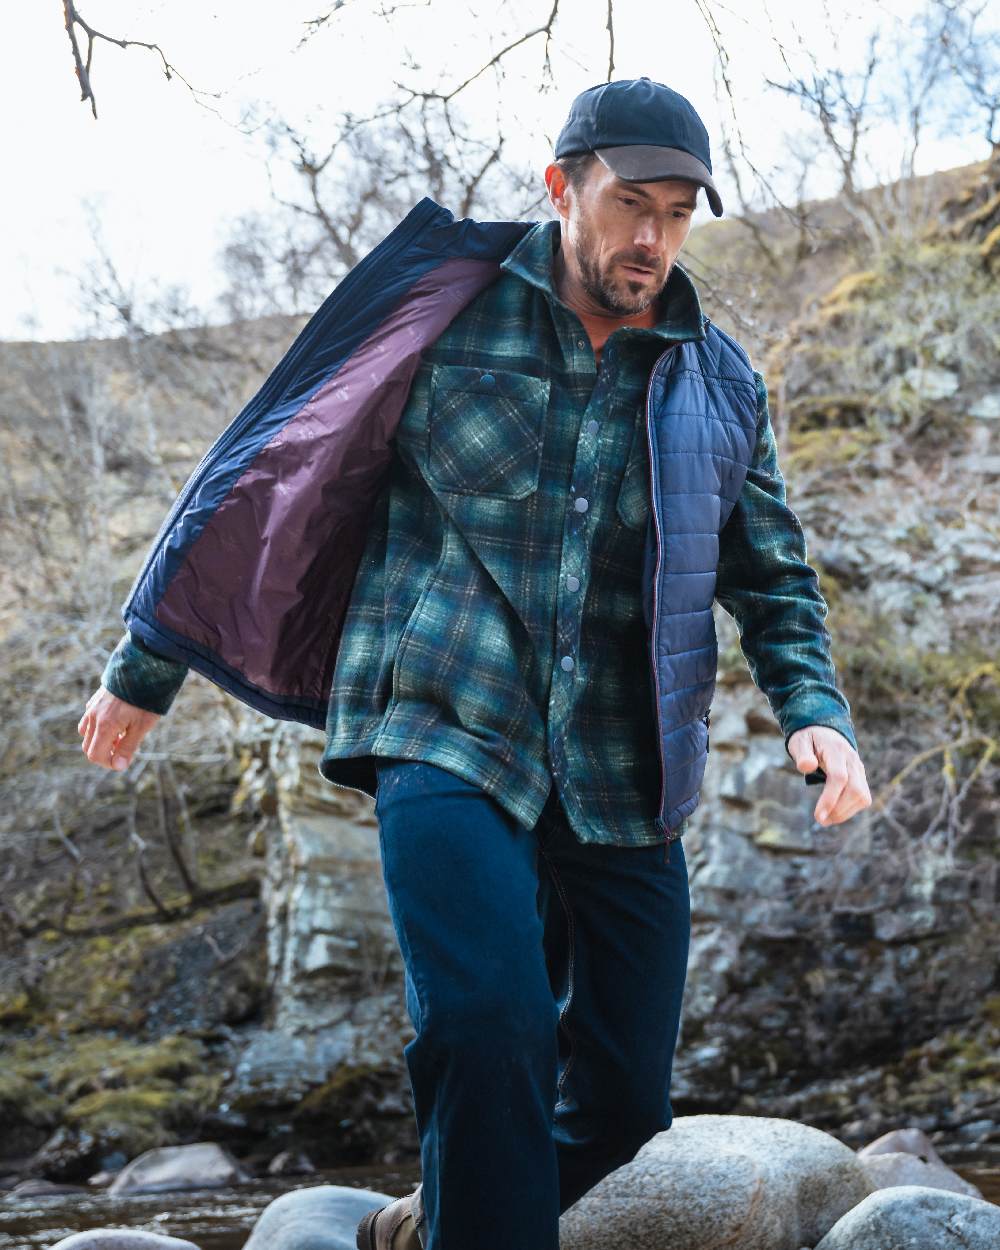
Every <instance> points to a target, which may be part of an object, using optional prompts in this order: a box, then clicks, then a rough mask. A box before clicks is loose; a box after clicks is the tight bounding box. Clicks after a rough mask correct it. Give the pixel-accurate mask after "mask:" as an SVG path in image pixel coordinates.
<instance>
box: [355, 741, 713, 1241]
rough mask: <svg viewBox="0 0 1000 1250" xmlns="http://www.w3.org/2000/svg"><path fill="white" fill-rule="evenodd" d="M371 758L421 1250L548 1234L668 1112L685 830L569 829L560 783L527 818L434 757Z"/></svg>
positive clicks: (686, 926)
mask: <svg viewBox="0 0 1000 1250" xmlns="http://www.w3.org/2000/svg"><path fill="white" fill-rule="evenodd" d="M377 771H378V780H379V786H378V792H377V796H376V800H375V810H376V814H377V817H378V825H379V848H380V851H381V856H382V870H383V877H384V880H385V885H386V891H387V895H388V902H389V911H390V914H391V916H392V922H393V926H394V928H395V931H396V936H397V939H398V941H399V946H400V951H401V953H402V956H403V963H404V969H405V993H406V1006H407V1010H408V1012H409V1015H410V1019H411V1020H412V1022H413V1027H414V1029H415V1030H416V1036H415V1037H414V1038H413V1039H411V1040H410V1041H409V1042H408V1043H407V1044H406V1046H405V1047H404V1048H403V1055H404V1057H405V1059H406V1064H407V1069H408V1071H409V1079H410V1085H411V1088H412V1091H413V1103H414V1113H415V1117H416V1122H417V1130H418V1133H419V1136H420V1147H421V1164H422V1172H423V1186H424V1187H423V1200H424V1208H425V1213H426V1229H425V1238H426V1248H427V1250H558V1246H559V1216H560V1214H561V1213H562V1212H563V1211H565V1210H566V1208H567V1207H569V1206H571V1205H572V1204H573V1203H574V1202H575V1201H576V1200H577V1198H579V1197H580V1196H581V1195H582V1194H584V1193H586V1191H587V1190H588V1189H590V1188H591V1187H592V1186H593V1185H595V1184H596V1183H597V1182H598V1181H599V1180H600V1179H601V1177H603V1176H606V1175H607V1174H608V1173H609V1172H612V1171H614V1170H615V1169H616V1168H618V1167H621V1166H622V1165H623V1164H625V1163H628V1162H629V1161H630V1160H631V1159H633V1158H634V1157H635V1155H636V1153H637V1152H638V1150H639V1148H640V1147H641V1146H642V1145H643V1144H644V1143H645V1142H647V1141H648V1140H649V1139H650V1138H651V1137H652V1136H654V1135H655V1134H656V1133H658V1132H659V1131H661V1130H662V1129H667V1128H669V1127H670V1125H671V1122H672V1120H673V1112H672V1109H671V1105H670V1097H669V1089H670V1075H671V1067H672V1064H673V1055H674V1048H675V1045H676V1042H677V1036H678V1031H679V1028H680V1015H681V1000H682V997H683V993H684V981H685V977H686V973H687V959H688V946H689V942H690V932H691V925H690V896H689V893H688V876H687V865H686V862H685V858H684V850H683V847H682V844H681V842H680V841H679V840H678V841H675V842H672V843H670V844H669V849H668V848H667V847H665V846H664V844H663V843H660V844H659V845H653V846H649V847H617V846H607V845H599V846H597V845H593V844H584V843H581V842H580V841H579V840H578V839H577V838H576V836H575V834H574V833H573V831H572V830H571V829H570V827H569V825H568V823H567V821H566V817H565V814H564V812H563V808H562V804H561V802H560V801H559V798H558V792H557V790H556V788H555V786H554V785H553V788H552V792H551V794H550V795H549V800H548V802H547V804H546V807H545V810H544V811H543V813H542V816H541V818H540V820H539V822H538V824H537V825H536V827H535V828H534V829H533V830H529V829H526V828H525V827H524V826H522V825H519V824H518V823H517V822H516V821H515V820H513V819H512V818H511V817H510V816H509V815H508V814H507V813H506V812H505V811H504V810H503V808H501V807H500V806H499V804H497V803H496V802H495V801H494V800H493V799H492V798H491V797H490V796H489V795H487V794H486V793H485V792H484V791H483V790H481V789H480V788H479V787H478V786H476V785H473V784H472V783H470V782H468V781H464V780H463V779H462V778H461V777H459V776H458V775H457V774H455V773H451V772H448V771H447V770H445V769H443V768H438V767H437V766H436V765H433V764H424V763H421V762H419V761H414V760H389V759H386V760H379V761H378V762H377Z"/></svg>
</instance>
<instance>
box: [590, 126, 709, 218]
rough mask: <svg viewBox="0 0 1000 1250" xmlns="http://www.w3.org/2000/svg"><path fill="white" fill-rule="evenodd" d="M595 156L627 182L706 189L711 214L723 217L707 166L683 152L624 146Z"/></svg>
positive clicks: (643, 145)
mask: <svg viewBox="0 0 1000 1250" xmlns="http://www.w3.org/2000/svg"><path fill="white" fill-rule="evenodd" d="M594 155H595V156H597V157H599V158H600V160H601V162H602V164H604V165H606V166H607V167H608V169H610V170H611V172H612V173H613V174H617V175H618V177H619V178H624V180H625V181H626V182H663V181H664V180H665V179H667V178H682V179H684V180H685V181H686V182H696V183H698V185H699V186H701V187H704V188H705V194H706V196H707V197H708V203H709V206H710V207H711V209H712V212H713V213H714V214H715V215H716V217H721V216H722V200H721V198H720V197H719V192H718V191H717V190H716V187H715V183H714V182H713V181H712V175H711V174H710V173H709V171H708V168H707V166H705V165H704V164H702V162H701V161H700V160H698V158H697V156H692V155H691V153H690V152H685V151H684V149H683V148H661V147H659V146H658V145H656V144H653V143H627V144H624V145H623V146H621V147H617V148H597V149H595V151H594Z"/></svg>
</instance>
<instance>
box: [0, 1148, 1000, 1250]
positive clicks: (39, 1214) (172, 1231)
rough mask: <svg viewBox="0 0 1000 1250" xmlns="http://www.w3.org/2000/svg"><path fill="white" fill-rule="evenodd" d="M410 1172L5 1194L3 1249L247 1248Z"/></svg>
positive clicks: (997, 1181)
mask: <svg viewBox="0 0 1000 1250" xmlns="http://www.w3.org/2000/svg"><path fill="white" fill-rule="evenodd" d="M954 1170H955V1171H956V1172H957V1173H958V1174H959V1175H960V1176H963V1177H964V1178H965V1179H966V1180H968V1181H971V1182H972V1183H973V1184H974V1185H977V1186H978V1187H979V1189H980V1190H981V1191H982V1193H983V1197H985V1198H988V1199H989V1200H990V1201H991V1202H996V1203H1000V1168H998V1167H990V1168H978V1167H976V1166H974V1165H973V1164H959V1165H955V1166H954ZM419 1179H420V1169H419V1165H415V1166H414V1168H413V1169H402V1170H391V1169H385V1168H383V1169H382V1170H380V1171H379V1172H377V1173H375V1172H372V1171H371V1169H369V1168H364V1167H358V1168H341V1169H338V1170H337V1171H324V1172H314V1173H312V1174H310V1175H309V1176H296V1177H286V1178H284V1179H275V1180H267V1181H263V1180H261V1181H253V1182H251V1183H249V1184H246V1185H239V1186H237V1187H235V1188H232V1189H213V1190H205V1189H198V1190H189V1191H186V1192H176V1193H168V1194H136V1195H135V1196H134V1197H131V1198H111V1197H110V1196H109V1195H108V1194H107V1193H106V1192H103V1191H97V1192H96V1193H93V1194H89V1193H86V1194H54V1195H52V1196H51V1197H48V1198H11V1197H6V1198H3V1199H0V1250H49V1247H51V1246H53V1245H54V1244H55V1243H56V1242H57V1241H59V1240H60V1239H61V1238H63V1237H68V1236H69V1235H70V1233H77V1232H81V1231H82V1230H84V1229H91V1228H133V1229H143V1230H145V1231H147V1232H157V1233H167V1234H169V1235H170V1236H172V1237H186V1238H187V1240H188V1241H193V1242H194V1243H195V1245H196V1246H200V1247H201V1250H242V1247H243V1244H244V1242H245V1241H246V1239H247V1237H248V1236H249V1234H250V1230H251V1229H252V1228H253V1226H254V1223H255V1222H256V1220H257V1217H258V1216H259V1215H260V1213H261V1211H263V1210H264V1208H265V1207H266V1206H267V1204H268V1203H269V1202H271V1201H273V1200H274V1199H275V1198H276V1197H277V1196H278V1195H279V1194H283V1193H287V1192H288V1191H289V1190H291V1189H302V1188H304V1187H306V1186H310V1185H352V1186H354V1187H355V1188H359V1189H374V1190H376V1191H377V1192H379V1193H384V1194H392V1195H393V1196H394V1197H396V1196H402V1195H403V1194H408V1193H411V1192H412V1190H413V1186H414V1185H415V1184H416V1182H417V1181H418V1180H419Z"/></svg>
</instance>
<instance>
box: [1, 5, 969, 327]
mask: <svg viewBox="0 0 1000 1250" xmlns="http://www.w3.org/2000/svg"><path fill="white" fill-rule="evenodd" d="M333 3H334V0H329V3H327V0H282V3H280V4H278V3H274V2H273V0H78V7H79V9H80V11H81V13H82V14H83V16H84V17H85V18H86V20H87V21H88V22H89V23H90V24H91V26H93V27H96V28H97V29H98V30H102V31H105V32H106V33H109V34H112V35H116V36H120V37H125V38H134V39H145V40H149V41H153V42H157V43H159V44H160V45H161V47H162V48H163V49H164V51H165V53H166V55H167V57H168V58H169V60H170V61H171V62H172V63H173V64H174V65H175V66H176V67H177V68H178V69H179V70H180V72H181V73H182V74H183V75H184V77H185V78H186V79H187V80H188V81H189V82H190V83H191V84H192V85H193V86H194V87H196V88H198V89H199V91H200V92H201V93H206V94H200V95H198V96H197V97H196V96H194V95H192V93H191V91H189V90H188V88H187V87H186V86H185V85H184V84H183V83H182V82H181V81H180V80H179V79H177V78H174V79H173V80H172V81H170V82H168V81H167V80H166V79H165V77H164V75H163V72H162V67H161V65H160V62H159V59H158V57H157V56H156V55H155V54H154V53H152V52H148V51H146V50H144V49H140V48H129V49H125V50H122V49H119V48H116V47H114V46H112V45H110V44H107V43H104V42H99V43H98V44H96V46H95V52H94V59H93V64H92V75H93V80H94V86H95V93H96V96H97V106H98V118H97V120H95V119H94V117H93V116H92V113H91V109H90V105H89V103H87V104H84V103H81V101H80V90H79V87H78V84H77V82H76V78H75V75H74V72H73V63H72V58H71V54H70V45H69V39H68V37H67V35H66V32H65V30H64V28H63V22H62V12H61V7H62V6H61V5H59V4H58V3H57V2H56V0H46V3H38V2H36V3H32V4H18V5H16V6H14V7H13V9H12V11H10V12H8V13H7V14H6V16H5V22H4V31H5V34H6V36H7V39H6V43H5V46H6V48H7V52H8V55H7V58H6V62H5V66H4V73H3V74H2V75H0V108H2V116H3V118H4V123H5V124H4V138H5V144H4V147H5V160H6V167H7V177H6V179H5V184H6V188H7V189H6V192H5V194H4V195H3V196H2V197H0V240H2V242H0V249H2V251H0V261H2V272H3V275H4V281H3V283H2V284H0V338H4V339H25V338H42V339H52V338H76V337H80V336H81V335H83V334H85V333H87V326H88V322H87V320H86V318H85V316H84V310H83V309H82V307H81V304H80V293H79V286H78V276H79V275H80V274H81V273H82V272H83V267H84V264H85V262H86V259H87V257H88V256H89V255H91V254H92V253H93V246H94V245H93V242H92V238H91V233H90V226H89V225H88V223H89V222H93V223H94V227H95V228H97V229H98V230H99V231H100V233H101V237H102V238H103V241H104V245H105V246H106V248H107V249H108V251H109V253H110V254H111V256H112V257H113V259H114V261H115V264H116V265H117V266H118V267H119V268H120V271H121V273H122V276H123V278H124V279H125V280H126V282H130V283H134V284H135V285H136V287H137V289H139V290H142V289H144V288H146V287H148V286H149V284H166V283H179V284H181V285H182V286H183V287H185V288H186V289H187V290H188V291H189V292H190V297H191V299H192V300H193V301H194V302H195V303H196V304H198V305H199V306H200V307H202V308H204V309H205V311H206V313H209V314H210V313H211V309H212V305H213V301H214V300H215V298H216V297H217V295H218V293H219V291H220V289H221V286H222V281H223V279H222V276H221V273H220V271H219V268H218V263H217V255H218V252H219V250H220V248H221V247H222V245H223V244H224V242H225V241H226V240H227V237H228V230H229V226H230V224H231V223H232V221H233V219H234V218H235V217H236V216H237V215H238V214H240V213H242V212H244V211H245V210H246V209H248V208H261V209H267V208H268V207H269V206H270V205H271V203H272V200H271V191H270V188H269V183H268V179H267V174H266V167H265V160H264V156H265V153H264V150H263V145H262V141H261V136H260V134H259V133H258V134H249V135H248V134H244V133H242V130H241V127H242V128H244V129H245V128H246V119H247V117H248V116H249V110H250V108H251V107H253V108H260V107H261V106H263V108H264V109H265V111H266V112H269V113H271V114H272V115H276V116H280V117H283V118H285V119H287V120H288V121H289V122H291V123H292V124H294V125H296V126H298V127H301V128H302V129H303V130H304V131H305V133H307V135H309V136H310V138H311V139H312V140H313V142H314V146H315V147H316V149H317V150H319V151H322V149H323V143H322V136H323V134H324V130H326V131H329V130H332V128H333V126H334V120H335V118H336V117H337V116H338V115H339V114H340V113H341V112H342V111H343V110H345V109H350V110H351V111H352V112H354V113H360V112H362V111H363V110H364V109H366V108H371V109H374V107H375V106H376V105H377V104H379V103H380V102H382V101H384V99H385V97H386V94H387V93H388V92H389V91H390V90H391V86H392V81H393V79H401V80H402V81H404V82H405V83H407V84H409V83H413V84H415V85H419V86H421V87H428V86H431V85H439V84H444V85H445V86H451V85H454V84H455V83H456V82H458V81H460V80H461V79H462V78H464V77H465V76H466V74H467V73H468V71H469V69H470V68H478V66H479V64H481V63H482V62H483V61H484V60H486V59H488V57H489V55H491V53H492V51H495V50H497V49H498V48H499V47H500V46H502V44H503V43H504V42H506V41H507V40H509V39H510V38H511V36H512V35H513V34H518V33H523V32H526V31H528V30H531V29H532V28H534V27H536V26H538V25H539V24H540V23H541V22H542V21H544V19H545V17H546V16H547V14H548V12H549V10H550V8H551V0H514V2H513V3H510V4H507V5H505V6H503V8H502V9H501V10H500V14H501V19H502V22H503V26H502V29H500V28H497V27H496V26H495V25H492V24H491V23H494V21H495V17H494V15H495V14H496V13H497V8H496V0H493V2H492V3H489V2H488V0H481V2H479V3H476V4H475V5H474V6H470V4H469V3H468V2H467V0H432V2H431V3H430V4H429V5H428V4H427V3H426V2H425V0H411V2H410V3H406V4H403V5H401V7H400V8H399V9H398V10H396V11H395V13H393V14H392V16H391V18H389V19H388V20H383V19H380V18H379V17H377V16H374V14H376V12H377V9H378V6H377V5H373V4H371V3H370V2H369V0H347V2H346V3H345V4H344V5H343V7H342V8H341V9H339V10H338V12H337V13H336V14H335V15H334V18H333V20H331V22H330V23H329V24H328V27H327V28H326V29H324V31H322V32H321V33H319V34H317V35H316V36H315V37H313V38H312V39H310V40H308V41H307V42H306V43H305V45H303V46H302V47H301V48H299V49H298V50H296V45H297V44H298V43H299V40H300V38H301V37H302V35H303V33H304V31H305V29H306V27H305V22H306V21H307V19H309V18H312V17H315V16H316V15H317V14H319V13H322V12H324V11H326V10H327V9H328V8H330V7H332V5H333ZM390 3H391V0H386V7H389V5H390ZM827 7H828V6H827V5H826V3H825V0H794V2H793V0H770V3H767V2H766V0H732V3H731V4H727V5H724V4H721V3H717V5H716V12H717V13H718V14H719V15H720V17H721V18H722V19H723V20H724V22H725V26H724V31H725V33H726V34H727V43H728V44H729V45H730V46H731V51H732V58H733V59H732V62H731V65H730V72H731V75H732V81H733V86H734V89H735V92H736V97H737V104H738V110H739V116H740V118H741V122H742V124H743V127H744V130H745V134H746V136H747V139H748V141H749V142H750V144H751V148H752V153H753V157H754V159H755V161H756V162H758V163H760V164H761V165H763V166H771V165H773V164H775V163H777V162H780V159H781V154H782V150H783V147H784V145H785V144H786V143H787V135H788V133H789V131H794V128H795V126H796V125H797V124H798V114H797V112H796V108H795V105H794V104H793V103H792V102H790V101H787V100H786V99H785V98H784V97H782V96H780V95H779V93H777V92H774V91H771V90H767V89H766V88H765V86H764V84H763V78H764V77H765V76H766V75H770V76H772V77H776V78H780V77H782V76H783V73H784V71H783V67H782V65H781V62H780V58H779V54H778V52H777V50H776V48H775V45H774V43H773V40H772V32H776V33H777V34H778V36H779V38H780V39H781V40H783V41H784V42H785V44H786V46H787V48H788V50H789V52H790V53H791V54H792V55H794V53H795V46H796V31H797V33H798V34H799V35H801V36H802V37H803V38H804V40H805V41H806V42H807V43H812V44H814V46H816V47H818V48H821V49H823V50H824V52H825V53H826V54H828V55H830V56H834V55H836V57H837V58H838V63H841V64H843V63H848V64H856V65H858V66H860V63H861V54H862V50H863V48H864V42H865V36H866V32H867V30H868V29H869V27H870V24H871V22H872V21H873V20H878V21H880V22H881V23H883V25H885V27H886V29H887V30H888V31H889V32H890V33H891V32H892V30H893V29H896V30H899V29H901V28H903V27H905V25H906V23H907V22H909V21H910V20H912V15H913V14H914V13H915V12H916V11H917V9H918V8H920V7H921V6H920V4H919V2H918V0H885V2H884V3H882V2H877V0H865V2H864V3H858V2H856V0H841V2H840V3H838V5H837V15H836V19H835V20H836V33H837V38H838V40H839V44H840V46H839V48H838V49H836V50H835V49H833V48H832V47H831V37H830V33H829V30H828V27H827V23H826V19H825V13H826V11H827ZM615 13H616V31H615V77H618V78H626V77H638V76H640V75H642V74H646V75H648V76H649V77H651V78H654V79H656V80H658V81H661V82H665V83H667V84H669V85H670V86H672V87H674V88H675V89H676V90H678V91H680V92H682V93H683V94H684V95H686V96H687V97H688V98H689V99H690V100H691V101H692V103H693V104H694V105H695V107H696V108H697V109H698V111H699V112H700V113H701V115H702V117H703V118H704V120H705V123H706V125H707V126H708V129H709V133H710V135H712V138H713V143H714V142H715V138H716V135H717V134H718V132H719V127H720V125H721V116H720V113H719V111H718V108H717V105H716V103H715V93H714V88H713V72H714V65H715V60H716V58H715V53H714V49H713V47H712V44H711V40H710V38H709V36H708V34H707V31H706V28H705V25H704V23H703V21H702V19H701V17H700V16H699V13H698V7H697V5H696V3H695V0H673V2H672V3H670V4H669V5H667V6H664V5H651V4H650V3H649V0H616V4H615ZM605 20H606V3H605V0H563V2H562V6H561V9H560V18H559V21H558V22H557V25H556V30H555V38H554V41H553V43H552V45H551V49H550V51H551V56H552V65H553V71H554V78H555V84H556V86H555V89H553V90H546V91H543V92H541V93H540V91H539V84H540V81H541V65H542V57H543V39H542V38H541V37H536V38H534V39H532V40H529V41H528V42H527V43H525V44H524V45H522V47H521V48H519V49H518V50H517V51H516V53H514V54H513V55H512V56H511V57H510V58H509V59H508V60H506V61H505V68H506V76H505V80H504V83H503V85H502V87H501V89H500V92H499V95H498V91H497V84H496V80H495V78H494V77H492V76H490V75H486V76H484V78H483V79H482V80H481V82H480V83H479V84H477V85H476V86H474V87H473V88H470V89H469V90H468V91H467V92H464V93H463V94H462V96H461V97H460V98H461V100H462V103H463V107H464V109H465V112H466V115H467V116H472V117H481V118H482V119H483V125H484V127H488V126H490V125H492V124H493V119H494V118H495V117H496V114H497V111H498V110H499V112H500V113H501V115H502V117H503V118H504V125H505V130H506V131H507V133H509V134H510V135H511V136H512V137H513V139H514V140H515V143H514V144H513V145H512V146H513V147H514V152H513V154H514V155H515V156H520V157H523V159H524V160H525V161H526V162H527V163H528V164H529V165H530V166H534V167H535V168H537V170H538V177H539V190H540V191H541V190H543V189H544V187H543V183H542V180H541V174H542V170H543V169H544V167H545V165H546V164H547V163H548V161H549V160H550V159H551V151H552V142H553V140H554V138H555V135H556V134H557V133H558V131H559V128H560V127H561V125H562V122H563V120H564V118H565V115H566V111H567V109H568V107H569V103H570V101H571V99H572V97H573V96H574V95H575V94H576V93H577V92H578V91H581V90H583V89H584V88H585V87H588V86H590V85H592V84H593V83H595V82H599V81H602V80H604V79H605V77H606V72H607V56H608V48H607V35H606V31H605ZM792 21H794V22H795V24H796V27H795V29H793V28H792V25H791V22H792ZM409 62H414V63H416V65H418V66H419V67H420V69H419V70H410V69H407V68H406V64H407V63H409ZM449 71H451V73H449ZM439 74H440V75H441V77H440V78H438V77H437V75H439ZM452 74H453V76H452ZM517 144H519V145H520V146H519V147H517ZM873 145H874V146H873V152H874V153H875V160H876V164H880V165H882V166H883V167H884V169H885V171H886V174H887V175H891V169H892V163H893V161H894V160H895V159H896V156H897V153H898V137H897V136H894V135H893V134H892V133H891V132H890V131H885V132H883V133H881V134H880V133H876V134H875V135H874V136H873ZM984 148H985V145H984V142H983V140H982V139H981V138H980V136H979V135H978V134H977V133H975V132H974V130H973V128H972V126H971V125H970V127H969V131H968V133H966V134H958V135H954V136H949V137H937V136H929V138H928V141H927V143H926V145H925V147H924V150H923V153H922V156H921V159H920V166H919V168H920V171H921V172H929V171H930V170H932V169H935V168H947V167H950V166H953V165H958V164H962V163H964V162H966V161H971V160H978V159H981V158H982V157H983V156H984V155H985V154H986V153H985V150H984ZM716 151H717V149H716ZM716 164H717V167H718V161H717V162H716ZM293 185H294V184H293V183H292V182H291V181H290V182H289V183H288V184H287V187H286V189H290V188H291V187H292V186H293ZM831 185H832V184H831ZM721 189H722V191H723V199H724V201H725V199H726V194H725V184H724V183H723V184H722V187H721ZM730 202H732V197H730ZM709 218H710V213H709V212H708V209H707V208H702V209H701V210H700V218H699V219H702V220H708V219H709ZM217 319H218V318H217V317H213V316H211V315H209V320H217Z"/></svg>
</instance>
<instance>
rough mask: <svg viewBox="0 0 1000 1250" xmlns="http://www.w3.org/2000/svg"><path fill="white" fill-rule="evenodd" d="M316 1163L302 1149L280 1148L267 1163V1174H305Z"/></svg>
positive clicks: (313, 1168)
mask: <svg viewBox="0 0 1000 1250" xmlns="http://www.w3.org/2000/svg"><path fill="white" fill-rule="evenodd" d="M315 1171H316V1165H315V1164H314V1163H313V1161H312V1159H310V1158H309V1156H308V1155H307V1154H305V1152H304V1151H301V1150H282V1151H280V1152H279V1153H278V1154H276V1155H275V1156H274V1158H273V1159H272V1160H271V1162H270V1163H269V1164H268V1165H267V1174H268V1176H307V1175H308V1174H309V1173H310V1172H315Z"/></svg>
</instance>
